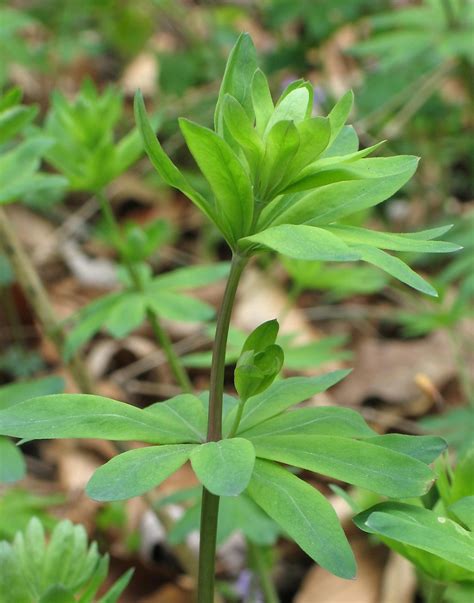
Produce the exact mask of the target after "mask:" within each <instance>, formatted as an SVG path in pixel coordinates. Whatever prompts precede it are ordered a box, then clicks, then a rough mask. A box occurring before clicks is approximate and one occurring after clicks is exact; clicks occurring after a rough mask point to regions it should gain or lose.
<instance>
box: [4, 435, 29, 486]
mask: <svg viewBox="0 0 474 603" xmlns="http://www.w3.org/2000/svg"><path fill="white" fill-rule="evenodd" d="M0 459H1V462H0V484H2V483H4V484H5V483H6V484H9V483H13V482H17V481H18V480H19V479H22V478H23V477H24V476H25V473H26V466H25V460H24V458H23V455H22V454H21V451H20V449H19V448H18V447H17V446H15V444H14V443H13V442H12V441H11V440H9V439H8V438H4V437H1V436H0Z"/></svg>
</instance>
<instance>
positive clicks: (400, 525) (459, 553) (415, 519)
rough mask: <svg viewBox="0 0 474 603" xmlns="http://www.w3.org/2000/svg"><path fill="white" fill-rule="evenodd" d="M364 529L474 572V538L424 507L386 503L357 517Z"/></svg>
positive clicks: (356, 519)
mask: <svg viewBox="0 0 474 603" xmlns="http://www.w3.org/2000/svg"><path fill="white" fill-rule="evenodd" d="M354 522H355V524H356V525H357V526H358V527H359V528H360V529H361V530H364V531H365V532H369V533H370V534H378V535H380V536H382V537H385V538H389V539H390V540H392V541H395V542H397V543H402V544H404V545H410V546H412V547H415V548H417V549H421V550H423V551H427V552H428V553H431V554H433V555H436V556H437V557H441V559H445V560H446V561H448V562H450V563H452V564H455V565H458V566H459V567H461V568H464V569H466V570H468V571H469V572H474V556H473V552H472V551H473V549H474V537H473V535H472V533H471V532H468V531H467V530H465V529H464V528H462V527H461V526H460V525H459V524H457V523H455V522H454V521H452V520H451V519H448V518H447V517H444V516H443V515H440V514H439V513H436V512H435V511H431V510H429V509H424V508H422V507H417V506H415V505H408V504H404V503H398V502H384V503H380V504H378V505H375V506H374V507H371V508H370V509H367V510H366V511H363V512H362V513H359V515H356V516H355V517H354Z"/></svg>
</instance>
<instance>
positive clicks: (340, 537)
mask: <svg viewBox="0 0 474 603" xmlns="http://www.w3.org/2000/svg"><path fill="white" fill-rule="evenodd" d="M247 492H248V494H249V496H250V497H251V498H252V499H253V500H254V501H255V502H256V503H257V504H258V505H259V506H260V507H262V509H263V510H264V511H265V512H266V513H268V515H269V516H270V517H271V518H272V519H273V520H274V521H276V522H277V523H278V524H279V525H280V526H281V527H282V528H283V529H284V530H285V531H286V532H287V533H288V534H289V535H290V536H291V538H293V540H294V541H295V542H296V543H297V544H298V545H299V546H300V547H301V548H302V549H303V550H304V551H305V552H306V553H307V554H308V555H309V556H310V557H311V558H312V559H314V561H316V562H317V563H318V564H319V565H321V566H322V567H324V568H325V569H327V570H328V571H330V572H332V573H333V574H335V575H336V576H339V577H340V578H347V579H349V578H354V576H355V573H356V566H355V560H354V556H353V554H352V551H351V548H350V546H349V544H348V542H347V539H346V537H345V535H344V532H343V530H342V528H341V526H340V524H339V520H338V518H337V515H336V513H335V511H334V509H333V508H332V507H331V505H330V504H329V502H328V501H327V500H326V498H325V497H324V496H323V495H322V494H321V493H320V492H319V491H318V490H316V489H315V488H313V487H312V486H310V485H309V484H307V483H305V482H303V481H302V480H300V479H299V478H298V477H296V476H295V475H292V474H291V473H289V472H288V471H286V470H285V469H283V468H281V467H278V466H277V465H275V464H274V463H269V462H265V461H260V460H257V461H256V462H255V468H254V472H253V475H252V479H251V481H250V484H249V487H248V489H247Z"/></svg>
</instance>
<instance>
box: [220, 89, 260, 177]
mask: <svg viewBox="0 0 474 603" xmlns="http://www.w3.org/2000/svg"><path fill="white" fill-rule="evenodd" d="M222 107H223V115H224V122H225V125H226V126H227V128H228V130H229V132H230V134H231V136H232V138H233V139H234V140H235V141H236V142H237V143H238V144H239V145H240V147H241V148H242V150H243V152H244V154H245V157H246V158H247V161H248V164H249V166H250V168H251V172H252V174H255V173H256V171H257V168H258V166H259V164H260V160H261V158H262V155H263V143H262V141H261V139H260V137H259V136H258V134H257V132H256V131H255V129H254V127H253V123H252V122H251V121H250V119H249V117H248V115H247V114H246V112H245V110H244V108H243V107H242V105H241V104H240V103H239V102H238V101H237V100H236V99H235V98H234V97H233V96H230V95H229V94H226V95H225V96H224V102H223V105H222Z"/></svg>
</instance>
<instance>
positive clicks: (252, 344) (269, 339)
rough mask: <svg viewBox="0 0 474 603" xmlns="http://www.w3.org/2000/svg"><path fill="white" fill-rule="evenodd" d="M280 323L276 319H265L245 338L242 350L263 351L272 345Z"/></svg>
mask: <svg viewBox="0 0 474 603" xmlns="http://www.w3.org/2000/svg"><path fill="white" fill-rule="evenodd" d="M279 328H280V325H279V324H278V320H276V318H274V319H273V320H267V321H266V322H263V323H262V324H261V325H259V326H258V327H257V328H255V329H254V330H253V331H252V332H251V333H250V335H249V336H248V337H247V339H246V340H245V343H244V345H243V346H242V352H241V353H243V352H248V351H250V350H252V351H254V352H263V351H264V350H265V348H267V347H268V346H270V345H273V344H274V343H275V341H276V338H277V335H278V330H279Z"/></svg>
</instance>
